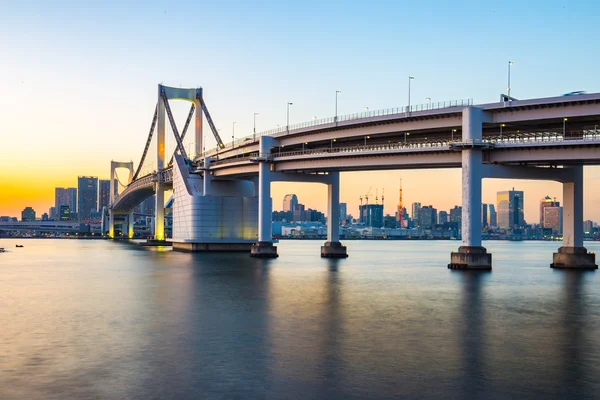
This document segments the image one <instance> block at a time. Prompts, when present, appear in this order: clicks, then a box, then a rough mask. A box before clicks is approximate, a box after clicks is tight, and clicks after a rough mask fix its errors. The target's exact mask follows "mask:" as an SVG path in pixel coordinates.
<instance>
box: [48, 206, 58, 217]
mask: <svg viewBox="0 0 600 400" xmlns="http://www.w3.org/2000/svg"><path fill="white" fill-rule="evenodd" d="M48 214H49V215H50V219H58V215H57V211H56V207H50V210H48Z"/></svg>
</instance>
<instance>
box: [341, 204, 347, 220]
mask: <svg viewBox="0 0 600 400" xmlns="http://www.w3.org/2000/svg"><path fill="white" fill-rule="evenodd" d="M347 217H348V209H347V206H346V203H340V225H345V223H346V218H347Z"/></svg>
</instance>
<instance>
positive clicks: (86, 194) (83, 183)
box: [77, 176, 98, 219]
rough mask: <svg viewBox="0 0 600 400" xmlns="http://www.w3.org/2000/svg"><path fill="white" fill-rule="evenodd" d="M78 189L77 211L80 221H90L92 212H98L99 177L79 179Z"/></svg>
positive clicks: (82, 177) (81, 177)
mask: <svg viewBox="0 0 600 400" xmlns="http://www.w3.org/2000/svg"><path fill="white" fill-rule="evenodd" d="M77 189H78V197H77V210H78V215H79V219H90V217H91V214H92V212H96V211H98V177H95V176H80V177H78V178H77Z"/></svg>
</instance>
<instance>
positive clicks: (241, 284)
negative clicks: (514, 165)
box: [0, 240, 600, 400]
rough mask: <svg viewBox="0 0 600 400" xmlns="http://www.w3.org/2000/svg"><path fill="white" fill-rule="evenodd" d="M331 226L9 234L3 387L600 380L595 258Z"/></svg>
mask: <svg viewBox="0 0 600 400" xmlns="http://www.w3.org/2000/svg"><path fill="white" fill-rule="evenodd" d="M15 243H22V244H24V245H25V247H24V248H20V249H18V248H15V247H14V244H15ZM320 244H321V243H320V242H316V241H287V242H282V243H280V244H279V253H280V255H281V256H280V258H279V259H277V260H255V259H251V258H249V257H248V255H247V254H185V253H176V252H172V251H158V250H157V249H150V250H147V249H143V248H139V247H137V246H132V245H126V244H119V243H112V242H108V241H75V240H19V241H14V240H0V247H5V248H7V250H9V251H10V252H7V253H4V254H0V399H2V400H8V399H204V398H206V399H335V398H339V399H390V398H411V399H419V398H427V399H449V398H455V399H486V398H490V399H508V398H519V399H565V398H572V399H583V398H590V399H591V398H600V273H599V272H585V273H572V272H562V271H554V270H552V269H550V268H549V264H550V262H551V260H552V251H554V250H555V249H556V248H557V247H558V246H559V243H542V242H516V243H509V242H488V243H486V246H487V248H488V250H490V251H491V252H492V253H493V254H494V270H493V272H491V273H479V274H477V273H465V272H459V271H450V270H448V269H447V268H446V264H447V263H448V261H449V257H450V256H449V253H450V251H451V250H453V249H454V250H455V249H456V248H457V247H458V245H459V242H450V241H448V242H444V241H421V242H404V241H397V242H389V241H387V242H385V241H369V242H359V241H350V242H347V245H348V249H349V253H350V257H349V258H348V259H346V260H333V261H332V260H325V259H321V258H320V257H319V246H320ZM587 246H588V249H590V250H594V251H596V252H598V250H600V243H598V244H591V243H588V244H587Z"/></svg>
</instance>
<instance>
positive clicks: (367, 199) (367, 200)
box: [365, 186, 373, 204]
mask: <svg viewBox="0 0 600 400" xmlns="http://www.w3.org/2000/svg"><path fill="white" fill-rule="evenodd" d="M372 188H373V186H371V187H369V191H368V192H367V194H365V204H369V195H370V194H371V189H372Z"/></svg>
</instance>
